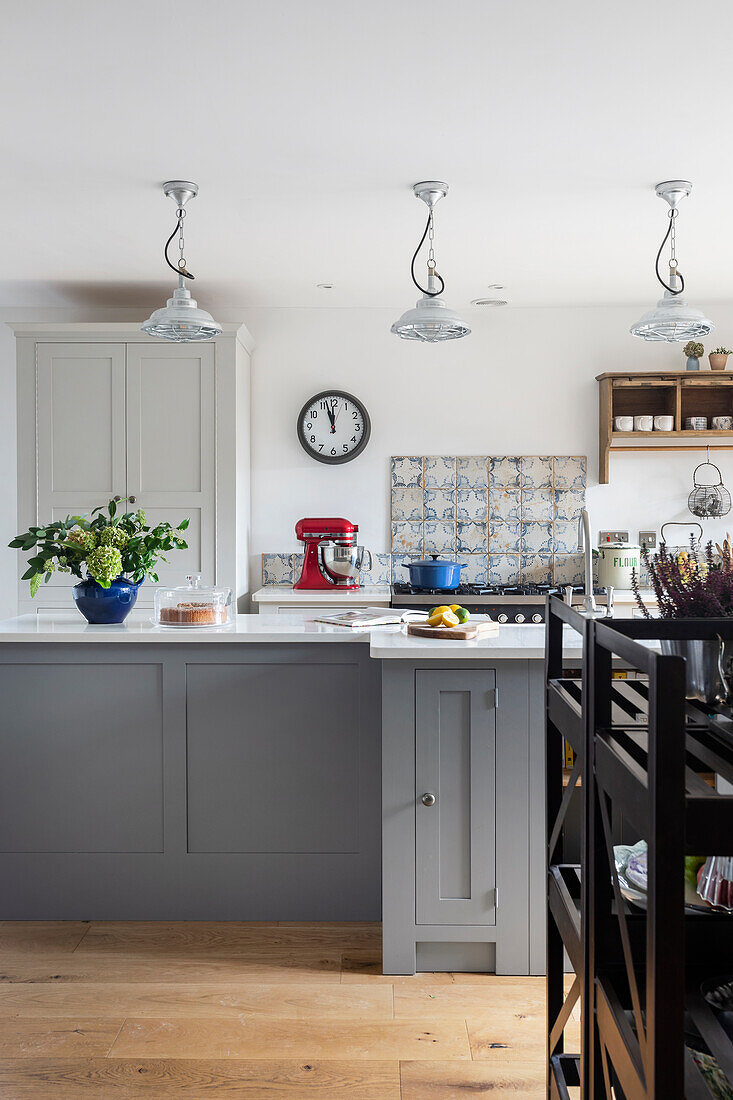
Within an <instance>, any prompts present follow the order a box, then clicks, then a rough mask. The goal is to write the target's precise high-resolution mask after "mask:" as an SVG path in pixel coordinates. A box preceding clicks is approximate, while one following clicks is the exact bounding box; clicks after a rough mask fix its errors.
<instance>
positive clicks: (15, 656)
mask: <svg viewBox="0 0 733 1100" xmlns="http://www.w3.org/2000/svg"><path fill="white" fill-rule="evenodd" d="M570 652H571V654H573V655H575V654H576V652H577V651H570ZM543 654H544V628H543V627H542V626H506V627H503V628H502V629H501V630H500V633H499V635H498V636H496V637H490V638H481V639H480V640H477V641H473V642H446V643H439V642H433V640H432V639H427V640H426V639H421V638H410V637H407V635H406V634H404V633H403V632H402V631H401V629H400V628H394V629H386V630H385V629H384V628H382V629H380V630H374V631H370V632H360V631H352V630H348V629H345V628H340V627H331V626H327V625H324V624H319V623H316V622H313V621H310V620H307V619H303V618H302V617H301V616H292V617H291V616H287V615H278V616H259V615H242V616H237V618H236V620H235V622H234V623H233V624H232V626H231V627H227V628H223V629H216V630H203V629H196V628H192V629H185V630H184V629H179V630H175V629H165V628H160V627H156V626H154V625H152V623H150V622H149V621H144V620H142V619H136V620H129V621H128V622H127V623H126V624H123V625H122V626H109V627H105V626H88V625H87V624H86V623H85V622H84V621H83V620H82V619H81V618H80V617H79V616H78V614H76V613H75V612H71V613H68V614H61V613H59V614H56V615H52V616H44V615H38V616H21V617H19V618H16V619H12V620H8V621H6V622H3V623H0V697H2V700H3V710H2V719H0V875H1V877H2V883H3V888H2V895H1V900H0V918H2V919H11V920H12V919H15V920H20V919H24V920H32V919H38V920H41V919H57V920H58V919H77V920H78V919H102V920H103V919H116V920H140V919H148V920H164V919H165V920H171V919H181V920H205V919H206V920H216V919H218V920H378V919H380V917H382V916H383V918H384V966H385V970H386V971H387V972H391V973H409V972H411V971H413V970H414V969H415V966H416V965H417V967H418V968H419V969H494V968H496V969H497V970H499V971H500V972H505V973H526V972H530V971H534V972H537V971H540V970H541V969H542V967H543V965H544V960H543V948H542V942H543V920H542V917H541V910H542V898H543V896H544V891H543V872H542V865H543V858H544V838H543V825H542V799H541V791H542V773H543V748H542V746H543V730H542V720H541V708H542V662H541V658H542V656H543ZM578 659H579V657H578ZM426 796H427V797H426ZM431 798H432V801H431ZM382 851H384V859H383V860H382ZM499 893H500V894H501V904H500V905H499V904H498V894H499ZM382 899H383V900H382Z"/></svg>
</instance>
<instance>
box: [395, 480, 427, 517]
mask: <svg viewBox="0 0 733 1100" xmlns="http://www.w3.org/2000/svg"><path fill="white" fill-rule="evenodd" d="M422 506H423V491H422V489H421V488H420V487H419V486H413V487H412V488H410V489H406V488H402V487H395V488H393V489H392V520H393V521H395V520H399V519H412V520H422Z"/></svg>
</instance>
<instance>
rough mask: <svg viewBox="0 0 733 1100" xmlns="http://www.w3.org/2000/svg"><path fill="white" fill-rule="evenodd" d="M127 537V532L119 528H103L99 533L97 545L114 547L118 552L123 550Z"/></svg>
mask: <svg viewBox="0 0 733 1100" xmlns="http://www.w3.org/2000/svg"><path fill="white" fill-rule="evenodd" d="M129 537H130V536H129V535H128V534H127V531H123V530H122V528H121V527H104V528H102V530H101V531H100V532H99V545H100V546H115V547H116V548H117V549H118V550H124V549H125V544H126V542H127V540H128V539H129Z"/></svg>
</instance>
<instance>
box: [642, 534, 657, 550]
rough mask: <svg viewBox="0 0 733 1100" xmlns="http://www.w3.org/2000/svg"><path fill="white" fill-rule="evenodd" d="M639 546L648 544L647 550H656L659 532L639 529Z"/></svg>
mask: <svg viewBox="0 0 733 1100" xmlns="http://www.w3.org/2000/svg"><path fill="white" fill-rule="evenodd" d="M639 546H646V548H647V550H656V548H657V532H656V531H639Z"/></svg>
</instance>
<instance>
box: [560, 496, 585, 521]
mask: <svg viewBox="0 0 733 1100" xmlns="http://www.w3.org/2000/svg"><path fill="white" fill-rule="evenodd" d="M584 507H585V493H582V492H578V490H577V489H560V490H558V491H556V492H555V519H572V520H575V522H576V523H577V522H578V516H579V515H580V513H581V512H582V510H583V508H584Z"/></svg>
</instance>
